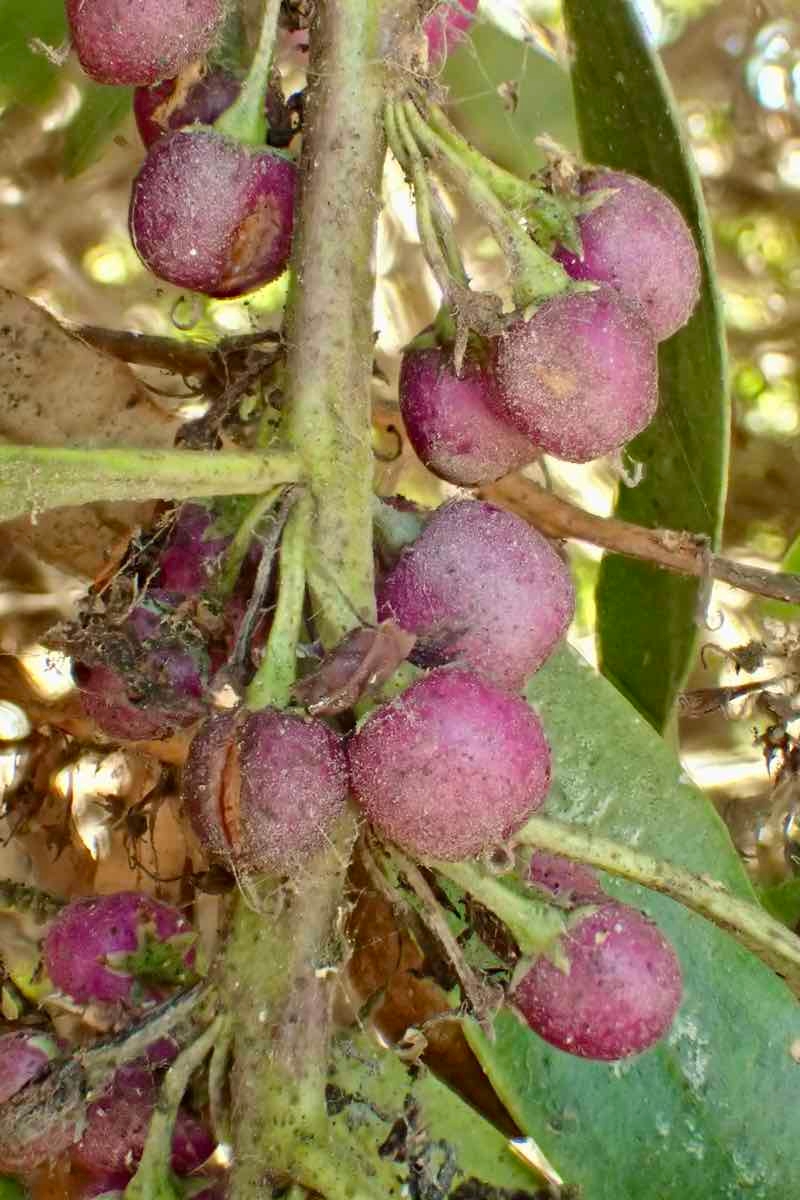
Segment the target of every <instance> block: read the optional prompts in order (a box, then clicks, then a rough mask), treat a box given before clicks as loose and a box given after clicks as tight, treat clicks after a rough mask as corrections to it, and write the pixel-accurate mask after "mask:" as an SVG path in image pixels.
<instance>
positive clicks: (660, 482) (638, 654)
mask: <svg viewBox="0 0 800 1200" xmlns="http://www.w3.org/2000/svg"><path fill="white" fill-rule="evenodd" d="M564 16H565V19H566V23H567V30H568V34H569V38H570V43H571V46H572V49H573V56H574V57H573V61H572V84H573V91H574V95H575V107H576V110H577V116H578V128H579V131H580V138H581V145H582V147H583V151H584V154H585V156H586V158H587V159H588V160H589V161H591V162H595V163H604V164H608V165H609V166H612V167H615V168H617V169H620V170H626V171H630V172H632V173H633V174H635V175H640V176H642V177H643V178H645V179H649V180H650V181H651V182H652V183H654V184H656V186H658V187H660V188H661V189H662V190H663V191H665V192H667V193H668V194H669V195H670V196H671V197H672V199H673V200H674V201H675V202H676V204H677V205H678V207H679V208H680V209H681V210H682V212H683V214H684V216H685V217H686V220H687V221H688V222H689V225H690V227H691V229H692V230H693V232H694V235H695V241H696V243H697V246H698V248H699V250H700V254H701V258H702V262H703V289H702V294H701V297H700V302H699V304H698V307H697V309H696V311H695V313H694V316H693V317H692V319H691V320H690V322H689V323H688V325H686V326H685V327H684V328H683V329H682V330H681V331H680V332H679V333H677V334H675V336H674V337H672V338H670V340H669V341H668V342H664V343H662V345H661V347H660V353H659V370H660V383H661V404H660V409H659V414H658V416H657V417H656V420H655V421H654V423H653V424H652V425H651V427H650V428H649V429H648V430H647V431H646V432H645V433H643V434H642V435H641V436H640V437H638V438H636V439H635V441H633V442H632V443H631V446H630V452H631V455H632V456H633V458H634V459H636V460H637V461H639V462H641V463H642V464H643V465H644V468H645V476H644V479H643V481H642V482H641V483H640V484H639V486H638V487H635V488H626V487H622V488H621V489H620V495H619V499H618V501H617V509H616V512H617V515H618V516H619V517H621V518H623V519H624V520H627V521H634V522H636V523H637V524H639V525H645V526H665V527H667V528H671V529H679V530H682V529H686V530H690V531H691V532H692V533H697V534H705V535H706V536H707V537H708V538H709V539H710V542H711V544H712V546H714V547H716V546H717V543H718V539H719V535H720V530H721V523H722V514H723V509H724V503H725V488H726V479H727V464H728V436H729V421H730V413H729V404H728V392H727V372H726V361H725V349H724V342H723V333H722V324H721V313H720V301H719V296H718V294H717V291H716V288H715V284H714V271H713V263H712V247H711V235H710V232H709V227H708V222H707V218H706V213H705V209H704V204H703V198H702V193H701V190H700V185H699V181H698V179H697V174H696V172H695V169H694V166H693V164H692V161H691V157H690V154H689V151H688V149H687V146H686V143H685V141H684V139H683V136H682V133H681V129H680V122H679V118H678V117H677V115H676V112H675V107H674V104H673V101H672V98H671V94H670V88H669V84H668V82H667V79H666V76H665V74H664V70H663V68H662V66H661V63H660V62H659V60H658V58H657V57H656V55H655V54H654V53H653V52H652V51H651V50H650V48H649V46H648V45H647V42H646V39H645V37H644V34H643V31H642V28H641V25H640V22H639V19H638V17H637V15H636V12H635V7H634V4H633V3H632V0H604V2H603V3H602V4H598V3H597V0H564ZM699 588H700V584H699V582H698V580H696V579H682V578H680V577H679V576H676V575H670V574H667V573H666V572H664V571H660V570H658V569H657V568H655V567H652V566H649V565H648V564H644V563H638V562H632V561H629V560H627V559H623V558H619V557H616V556H611V555H607V556H606V558H605V560H604V562H603V565H602V567H601V571H600V580H599V584H598V593H597V605H598V637H599V643H600V654H601V659H602V664H603V671H604V672H605V674H606V675H607V676H608V677H609V678H610V679H613V680H614V682H615V683H616V684H617V686H618V687H620V688H621V689H622V691H624V692H625V694H626V695H627V696H628V697H629V698H630V699H631V700H632V701H633V703H634V704H636V706H637V708H639V709H640V711H641V712H642V713H644V715H645V716H646V717H647V719H648V720H649V721H650V722H651V723H652V724H653V725H654V726H655V727H656V729H659V730H663V729H664V727H665V725H666V724H667V722H668V720H669V717H670V715H671V712H672V709H673V705H674V702H675V698H676V695H677V693H678V692H679V691H680V690H681V688H682V687H683V684H684V681H685V679H686V675H687V673H688V670H689V666H690V664H691V661H692V657H693V654H694V647H695V641H696V611H697V603H698V596H699Z"/></svg>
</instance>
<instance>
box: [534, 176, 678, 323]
mask: <svg viewBox="0 0 800 1200" xmlns="http://www.w3.org/2000/svg"><path fill="white" fill-rule="evenodd" d="M606 188H614V189H616V190H615V193H614V195H612V196H610V197H609V198H608V199H607V200H604V201H603V203H602V204H600V205H599V206H598V207H597V208H595V209H593V210H592V211H591V212H588V213H586V214H585V215H584V216H582V217H580V218H579V220H578V227H579V230H580V235H581V241H582V243H583V256H582V257H581V258H579V257H578V256H577V255H575V254H572V253H571V252H570V251H569V250H565V249H564V248H563V247H561V248H560V249H559V250H558V252H557V254H556V257H557V258H558V259H559V260H560V262H561V263H563V265H564V266H565V267H566V269H567V271H568V272H569V274H570V275H571V276H572V278H573V279H592V280H597V281H598V282H600V283H608V284H611V286H612V287H615V288H617V289H618V290H619V291H620V292H621V293H622V294H623V296H627V297H628V299H630V300H636V301H637V302H638V303H639V304H640V305H641V306H642V308H643V309H644V311H645V313H646V314H647V318H648V320H649V322H650V324H651V326H652V328H653V332H654V334H655V336H656V338H657V339H658V341H660V342H661V341H664V339H665V338H668V337H671V336H672V334H673V333H675V332H676V330H678V329H680V328H681V326H682V325H685V324H686V322H687V321H688V320H689V317H690V316H691V315H692V311H693V309H694V306H695V304H696V303H697V298H698V296H699V294H700V259H699V256H698V253H697V248H696V246H695V244H694V240H693V238H692V235H691V232H690V230H689V227H688V225H687V224H686V222H685V221H684V219H683V216H682V215H681V212H680V210H679V209H678V207H677V205H675V204H673V202H672V200H670V198H669V196H665V195H664V193H663V192H660V191H659V190H658V188H655V187H653V185H652V184H650V183H646V182H645V181H644V180H643V179H638V178H637V177H636V176H635V175H626V174H624V173H623V172H621V171H590V172H587V174H586V175H584V177H583V179H582V180H581V192H582V194H583V195H584V196H585V195H591V193H592V192H598V191H602V190H605V189H606Z"/></svg>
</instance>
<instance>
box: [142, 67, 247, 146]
mask: <svg viewBox="0 0 800 1200" xmlns="http://www.w3.org/2000/svg"><path fill="white" fill-rule="evenodd" d="M240 91H241V84H240V83H239V80H238V79H237V78H236V76H235V75H231V73H230V71H226V70H224V69H223V68H222V67H214V68H213V69H212V70H210V71H206V73H205V74H204V75H201V76H200V77H199V78H197V79H194V80H193V81H192V83H190V84H189V86H188V87H184V86H183V84H182V81H181V79H180V78H178V79H165V80H163V81H162V82H161V83H157V84H154V85H153V86H152V87H140V88H137V89H136V91H135V93H134V96H133V115H134V118H135V120H136V128H137V129H138V130H139V137H140V138H141V139H142V141H143V143H144V145H145V146H152V144H153V142H157V141H158V139H159V138H162V137H164V136H165V135H166V134H168V133H174V132H175V130H176V129H183V128H184V127H185V126H187V125H213V124H214V122H215V121H216V119H217V117H219V116H221V115H222V114H223V113H224V112H225V110H226V109H227V108H230V106H231V105H232V104H233V102H234V100H235V99H236V98H237V96H238V95H239V92H240Z"/></svg>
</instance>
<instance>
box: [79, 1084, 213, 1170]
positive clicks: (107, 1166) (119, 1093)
mask: <svg viewBox="0 0 800 1200" xmlns="http://www.w3.org/2000/svg"><path fill="white" fill-rule="evenodd" d="M157 1099H158V1083H157V1080H156V1078H155V1076H154V1075H153V1073H152V1071H150V1070H149V1069H148V1068H147V1067H143V1066H140V1065H139V1064H136V1063H131V1064H130V1065H129V1066H124V1067H120V1068H119V1069H118V1070H117V1071H116V1072H115V1073H114V1076H113V1078H112V1080H111V1082H110V1084H109V1085H108V1087H107V1088H106V1089H105V1091H104V1092H103V1094H102V1095H101V1096H99V1097H98V1098H97V1099H96V1100H93V1101H92V1103H91V1104H90V1105H89V1107H88V1109H87V1112H86V1128H85V1129H84V1131H83V1135H82V1137H81V1139H80V1141H79V1142H78V1143H77V1144H76V1145H75V1147H74V1148H73V1151H72V1160H73V1162H74V1163H76V1164H77V1165H78V1166H80V1167H82V1168H83V1169H84V1170H86V1171H91V1172H93V1173H97V1174H99V1173H101V1172H107V1173H109V1174H111V1173H117V1172H124V1171H133V1170H134V1169H135V1167H136V1165H137V1163H138V1162H139V1159H140V1158H141V1155H142V1149H143V1148H144V1141H145V1138H146V1136H147V1130H148V1128H149V1126H150V1118H151V1117H152V1115H153V1110H154V1109H155V1106H156V1101H157ZM214 1146H215V1141H214V1138H213V1137H212V1136H211V1134H210V1132H209V1131H208V1129H207V1128H206V1127H205V1125H203V1123H202V1122H201V1121H198V1120H197V1118H196V1117H193V1116H192V1114H191V1113H189V1112H187V1111H186V1110H185V1109H180V1110H179V1112H178V1117H177V1120H176V1122H175V1131H174V1133H173V1137H172V1169H173V1170H174V1171H176V1172H177V1173H178V1174H179V1175H185V1174H188V1173H189V1172H190V1171H194V1170H196V1169H197V1168H198V1167H199V1166H201V1164H202V1163H204V1162H205V1161H206V1159H207V1158H209V1156H210V1155H211V1154H213V1152H214Z"/></svg>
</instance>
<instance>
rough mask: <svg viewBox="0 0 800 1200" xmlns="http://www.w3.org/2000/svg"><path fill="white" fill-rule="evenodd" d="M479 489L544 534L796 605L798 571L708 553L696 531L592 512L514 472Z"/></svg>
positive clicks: (799, 590)
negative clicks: (648, 526)
mask: <svg viewBox="0 0 800 1200" xmlns="http://www.w3.org/2000/svg"><path fill="white" fill-rule="evenodd" d="M479 494H480V495H481V497H482V498H483V499H485V500H490V501H492V502H493V503H495V504H499V505H501V506H502V507H503V508H508V509H511V510H512V511H513V512H516V513H518V514H519V516H521V517H524V519H525V520H526V521H528V522H529V523H530V524H531V525H535V526H536V528H537V529H539V530H541V532H542V533H544V534H546V535H547V536H548V537H552V538H572V539H575V540H577V541H580V542H591V543H592V545H594V546H603V547H604V548H605V549H606V550H612V551H613V552H614V553H615V554H624V555H626V556H627V557H628V558H637V559H641V560H642V561H644V562H651V563H653V564H654V565H656V566H659V567H663V568H664V569H665V570H667V571H674V572H676V573H677V574H679V575H694V576H696V577H698V578H709V577H710V578H711V579H718V580H720V581H721V582H722V583H728V584H730V585H731V586H732V587H736V588H740V589H741V590H742V591H745V592H752V593H753V594H754V595H756V596H768V597H769V598H770V599H773V600H784V601H786V602H787V603H788V604H800V576H798V575H788V574H786V573H785V572H782V571H767V570H763V569H762V568H760V567H749V566H747V565H745V564H744V563H738V562H734V561H733V559H730V558H723V557H722V556H721V555H719V554H713V553H711V552H710V550H709V548H708V543H707V541H706V539H705V538H704V537H702V536H700V535H697V534H693V533H687V532H678V531H676V530H673V529H643V528H642V527H641V526H639V525H632V524H630V523H629V522H627V521H619V520H617V519H616V518H615V517H597V516H594V515H593V514H592V513H587V512H584V511H583V509H581V508H578V507H577V505H575V504H571V503H570V502H569V501H568V500H564V499H562V498H561V497H560V496H556V495H555V494H554V493H553V492H549V491H547V490H546V489H545V488H543V487H541V486H540V485H539V484H537V483H533V482H532V481H531V480H529V479H524V478H523V477H522V476H520V475H509V476H507V477H506V478H505V479H501V480H498V482H497V483H491V484H488V485H487V486H486V487H483V488H482V489H481V490H480V493H479Z"/></svg>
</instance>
